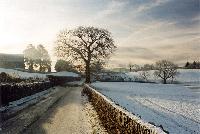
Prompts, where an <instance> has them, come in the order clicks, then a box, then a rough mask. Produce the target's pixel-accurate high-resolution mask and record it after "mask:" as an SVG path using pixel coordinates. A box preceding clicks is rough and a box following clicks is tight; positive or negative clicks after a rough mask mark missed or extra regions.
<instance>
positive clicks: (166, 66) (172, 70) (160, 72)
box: [154, 60, 178, 84]
mask: <svg viewBox="0 0 200 134" xmlns="http://www.w3.org/2000/svg"><path fill="white" fill-rule="evenodd" d="M177 67H178V66H177V65H175V64H174V63H172V62H171V61H167V60H161V61H158V62H156V65H155V68H156V71H155V72H154V74H155V75H156V76H157V77H160V78H161V79H163V83H164V84H167V79H170V78H172V79H174V77H175V76H176V75H177V73H178V72H177Z"/></svg>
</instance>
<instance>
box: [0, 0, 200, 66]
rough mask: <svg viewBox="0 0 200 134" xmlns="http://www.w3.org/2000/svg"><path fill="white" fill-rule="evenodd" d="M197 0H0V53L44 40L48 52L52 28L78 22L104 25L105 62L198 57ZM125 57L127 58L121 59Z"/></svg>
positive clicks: (181, 60) (53, 33)
mask: <svg viewBox="0 0 200 134" xmlns="http://www.w3.org/2000/svg"><path fill="white" fill-rule="evenodd" d="M199 11H200V10H199V1H198V0H190V1H188V0H144V1H140V0H134V1H129V0H124V1H121V0H110V1H108V0H105V1H104V0H103V1H102V0H95V1H92V0H85V1H82V0H57V1H54V0H43V1H40V0H29V1H27V0H1V1H0V53H22V52H23V50H24V49H25V47H26V45H27V44H30V43H31V44H34V45H38V44H44V45H45V46H46V47H47V48H48V50H49V51H50V53H51V55H52V56H53V45H54V41H55V40H56V34H57V33H58V32H59V31H60V30H62V29H63V28H73V27H76V26H79V25H84V26H87V25H92V26H97V27H103V28H106V29H108V30H109V31H111V33H112V34H113V37H114V40H115V42H116V45H117V46H118V50H117V51H116V53H115V54H114V55H113V56H112V58H111V60H110V62H109V63H110V64H113V65H114V66H118V65H119V63H120V64H123V65H127V64H128V63H130V62H132V63H139V64H144V63H152V62H155V61H156V60H159V59H164V58H166V59H169V60H173V61H175V62H177V63H180V64H182V63H185V62H186V61H187V60H199V57H200V53H199V51H200V47H199V44H200V38H199V37H200V36H199V35H200V26H199V25H200V24H199V20H200V15H199ZM124 59H126V60H124Z"/></svg>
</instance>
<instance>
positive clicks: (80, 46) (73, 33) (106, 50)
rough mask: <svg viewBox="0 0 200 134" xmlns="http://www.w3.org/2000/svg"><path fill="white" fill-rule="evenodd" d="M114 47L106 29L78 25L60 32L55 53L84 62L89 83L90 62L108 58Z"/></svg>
mask: <svg viewBox="0 0 200 134" xmlns="http://www.w3.org/2000/svg"><path fill="white" fill-rule="evenodd" d="M115 48H116V46H115V45H114V41H113V39H112V37H111V33H110V32H108V31H107V30H105V29H101V28H95V27H82V26H80V27H78V28H76V29H73V30H63V31H61V32H60V34H59V35H58V37H57V46H56V54H57V56H58V57H63V58H65V59H72V60H73V61H77V60H79V61H82V62H84V64H85V74H86V82H87V83H90V64H91V63H92V62H94V61H98V60H102V59H105V58H108V57H109V55H110V54H111V53H113V51H114V50H115Z"/></svg>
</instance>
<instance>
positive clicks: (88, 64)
mask: <svg viewBox="0 0 200 134" xmlns="http://www.w3.org/2000/svg"><path fill="white" fill-rule="evenodd" d="M85 77H86V80H85V82H86V83H91V81H90V62H86V69H85Z"/></svg>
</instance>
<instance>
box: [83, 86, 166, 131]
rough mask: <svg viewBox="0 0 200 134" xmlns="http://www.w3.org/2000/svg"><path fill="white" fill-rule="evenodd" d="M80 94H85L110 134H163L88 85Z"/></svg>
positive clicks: (159, 129) (157, 128)
mask: <svg viewBox="0 0 200 134" xmlns="http://www.w3.org/2000/svg"><path fill="white" fill-rule="evenodd" d="M82 93H83V94H87V96H88V98H89V100H90V101H91V102H92V104H93V106H94V108H95V110H96V111H97V113H98V115H99V118H100V120H101V121H102V123H103V125H104V127H105V128H106V129H107V131H108V132H109V133H111V134H165V132H164V131H163V130H162V129H161V128H159V127H156V126H154V125H152V124H149V123H147V122H144V121H143V120H141V119H140V118H138V117H136V116H134V115H133V114H131V113H129V112H128V111H126V110H124V109H122V108H121V107H119V106H117V105H116V104H115V103H114V102H112V101H111V100H109V99H107V98H106V97H105V96H104V95H102V94H101V93H99V92H97V91H96V90H95V89H93V88H91V87H90V86H89V85H88V84H85V85H84V88H83V91H82Z"/></svg>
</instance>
